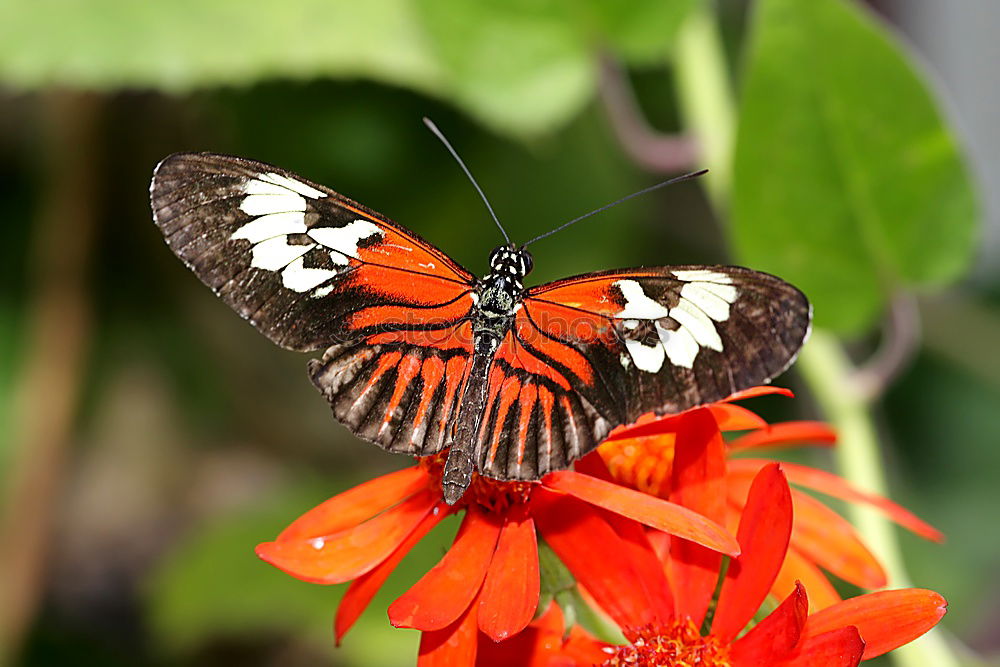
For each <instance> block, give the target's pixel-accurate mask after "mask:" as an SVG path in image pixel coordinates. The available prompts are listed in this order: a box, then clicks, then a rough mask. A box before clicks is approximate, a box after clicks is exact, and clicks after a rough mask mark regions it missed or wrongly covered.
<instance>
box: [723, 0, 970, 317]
mask: <svg viewBox="0 0 1000 667" xmlns="http://www.w3.org/2000/svg"><path fill="white" fill-rule="evenodd" d="M734 161H735V164H734V183H733V200H732V219H733V238H734V243H735V247H736V251H737V253H738V256H739V258H740V259H741V261H744V262H746V263H747V264H749V265H751V266H753V267H755V268H760V269H762V270H765V271H770V272H773V273H776V274H778V275H780V276H782V277H783V278H786V279H787V280H790V281H791V282H793V283H795V284H797V285H798V286H799V287H801V288H802V289H803V291H805V292H806V294H807V295H808V296H809V297H810V299H812V301H813V302H814V305H815V307H816V322H817V324H819V325H821V326H824V327H829V328H833V329H835V330H838V331H841V332H857V331H859V330H862V329H863V328H864V327H865V326H867V325H869V324H870V323H871V321H872V320H873V318H875V317H876V316H877V314H878V312H879V311H880V309H881V307H882V305H883V303H884V301H885V300H886V298H887V297H888V295H889V294H890V293H891V291H892V290H893V289H896V288H898V287H899V286H918V285H931V284H942V283H946V282H947V281H949V280H953V279H955V278H956V277H958V276H960V275H961V274H962V272H963V271H964V270H965V269H966V267H967V266H968V263H969V261H970V255H971V250H972V247H973V240H974V231H975V221H976V210H975V208H976V207H975V202H974V196H973V192H972V186H971V184H970V180H969V175H968V172H967V168H966V165H965V164H964V162H963V158H962V156H961V154H960V152H959V150H958V148H957V146H956V142H955V140H954V138H953V136H952V134H951V132H950V130H949V129H948V127H947V126H946V124H945V122H944V120H943V119H942V117H941V114H940V112H939V111H938V109H937V108H936V104H935V102H934V100H933V97H932V93H931V90H930V89H929V87H928V85H927V83H926V82H925V81H924V78H923V75H922V74H921V73H920V72H919V71H918V70H917V69H916V67H915V66H914V64H913V63H912V62H911V59H910V58H909V57H908V56H907V55H906V53H905V51H904V49H903V48H902V47H901V45H900V44H898V43H897V41H896V40H895V39H893V38H892V37H891V36H890V35H889V34H888V33H887V32H886V30H885V28H883V27H882V26H881V25H880V24H879V23H877V22H876V21H875V20H874V19H873V18H872V17H870V16H869V15H868V14H866V13H865V12H863V11H862V10H860V9H859V8H858V7H856V6H855V5H854V4H853V3H849V2H845V1H844V0H811V1H810V2H801V0H761V2H760V3H759V4H758V6H757V10H756V16H755V18H754V21H753V29H752V38H751V46H750V49H749V60H748V69H747V72H746V77H745V84H744V90H743V98H742V105H741V108H740V119H739V136H738V139H737V145H736V154H735V158H734Z"/></svg>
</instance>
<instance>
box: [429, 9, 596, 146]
mask: <svg viewBox="0 0 1000 667" xmlns="http://www.w3.org/2000/svg"><path fill="white" fill-rule="evenodd" d="M416 6H417V8H418V11H419V14H420V17H421V19H422V21H423V24H424V26H425V28H426V30H427V33H428V35H429V36H430V38H431V41H432V43H433V45H434V51H435V53H436V55H437V56H438V58H439V59H440V62H441V64H442V66H443V67H444V68H445V70H446V72H447V78H448V80H449V84H448V90H449V93H450V95H451V96H453V97H454V99H455V101H456V102H457V103H458V104H459V105H461V106H463V107H465V108H466V109H467V110H469V111H471V112H472V113H474V114H475V115H477V116H478V117H479V118H480V119H482V120H484V121H486V122H487V123H488V124H490V125H493V126H494V127H498V128H500V129H504V130H506V131H514V132H527V133H532V132H538V131H541V130H544V129H547V128H549V127H551V126H552V125H556V124H560V123H562V122H565V121H566V120H568V119H569V117H570V116H572V115H573V114H574V113H576V112H577V111H578V110H579V109H580V108H581V107H582V106H583V104H584V103H585V102H586V100H587V99H588V98H589V96H590V94H591V92H592V90H593V86H594V82H593V67H592V65H591V58H590V55H589V52H588V49H587V43H586V41H585V40H584V39H583V38H582V35H581V33H580V31H579V30H578V29H577V26H576V24H575V23H574V22H573V21H569V20H567V18H568V16H567V14H568V12H567V5H566V3H565V2H564V1H563V0H545V1H544V2H537V1H535V0H482V1H479V2H468V0H417V2H416Z"/></svg>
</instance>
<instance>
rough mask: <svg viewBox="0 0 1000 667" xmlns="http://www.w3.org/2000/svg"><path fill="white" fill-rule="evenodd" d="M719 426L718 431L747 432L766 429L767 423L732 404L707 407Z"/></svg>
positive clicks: (716, 404)
mask: <svg viewBox="0 0 1000 667" xmlns="http://www.w3.org/2000/svg"><path fill="white" fill-rule="evenodd" d="M708 409H709V410H711V411H712V415H713V416H714V417H715V421H716V422H718V424H719V430H720V431H748V430H751V429H756V428H767V426H768V425H767V422H766V421H764V419H763V418H762V417H760V416H758V415H757V414H756V413H754V412H751V411H749V410H747V409H746V408H744V407H743V406H742V405H733V404H732V403H713V404H712V405H710V406H708Z"/></svg>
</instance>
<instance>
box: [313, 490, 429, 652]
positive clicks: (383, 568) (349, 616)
mask: <svg viewBox="0 0 1000 667" xmlns="http://www.w3.org/2000/svg"><path fill="white" fill-rule="evenodd" d="M446 516H448V507H447V506H446V505H444V504H439V505H437V506H436V507H435V508H434V510H432V511H431V512H429V513H428V514H427V515H426V516H424V518H423V520H422V521H421V522H420V523H419V524H417V527H416V528H415V529H414V530H413V532H412V533H410V534H409V535H407V536H406V539H404V540H403V543H402V544H400V545H399V546H398V547H397V548H396V550H395V551H393V552H392V555H391V556H389V557H388V558H386V559H385V560H384V561H382V562H381V563H379V564H378V565H377V566H375V567H374V568H372V569H371V570H369V571H368V572H366V573H365V574H363V575H361V576H360V577H358V578H357V579H355V580H354V581H352V582H351V585H350V586H349V587H348V588H347V592H346V593H344V597H343V598H341V600H340V604H339V605H337V618H336V620H335V621H334V624H333V628H334V634H335V636H336V638H337V645H338V646H339V645H340V640H341V639H343V637H344V635H345V634H347V631H348V630H350V629H351V626H352V625H354V622H355V621H357V620H358V617H359V616H360V615H361V613H362V612H363V611H364V610H365V608H366V607H367V606H368V603H369V602H371V601H372V597H374V596H375V593H377V592H378V589H379V588H381V587H382V584H384V583H385V580H386V578H387V577H388V576H389V575H390V574H391V573H392V571H393V570H395V569H396V566H397V565H399V562H400V561H401V560H403V558H404V557H405V556H406V554H408V553H409V552H410V549H412V548H413V545H415V544H416V543H417V542H419V541H420V540H422V539H423V538H424V536H425V535H426V534H427V533H428V532H429V531H430V530H431V529H432V528H434V526H436V525H438V523H440V521H441V519H443V518H445V517H446Z"/></svg>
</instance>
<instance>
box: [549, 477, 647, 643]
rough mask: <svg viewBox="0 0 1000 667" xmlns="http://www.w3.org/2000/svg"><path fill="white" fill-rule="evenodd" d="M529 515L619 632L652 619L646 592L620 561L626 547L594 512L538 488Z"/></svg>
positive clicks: (634, 574) (577, 502)
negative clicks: (616, 625) (617, 626)
mask: <svg viewBox="0 0 1000 667" xmlns="http://www.w3.org/2000/svg"><path fill="white" fill-rule="evenodd" d="M531 514H532V516H534V518H535V525H536V526H537V527H538V531H539V532H540V533H541V534H542V537H543V538H544V539H545V542H546V543H547V544H548V545H549V546H550V547H552V550H553V551H555V552H556V555H558V556H559V559H560V560H561V561H562V562H563V563H564V564H565V565H566V567H567V568H569V570H570V572H572V573H573V576H575V577H576V578H577V580H578V581H579V582H580V583H581V584H582V585H583V586H584V587H586V589H587V590H588V591H589V592H590V594H591V595H592V596H593V598H594V601H595V602H596V603H597V605H598V606H599V607H601V609H603V610H604V611H605V612H606V613H607V614H608V615H609V616H611V618H612V619H613V620H614V621H615V622H616V623H617V624H618V625H619V626H620V627H640V626H642V625H645V624H647V623H651V622H652V621H653V620H654V617H655V613H654V612H653V610H652V609H651V604H650V600H649V596H648V595H647V594H646V590H645V588H644V587H643V586H642V585H641V583H640V582H639V579H638V576H637V575H636V573H635V572H634V570H633V569H632V565H631V562H630V561H628V560H623V559H622V557H621V555H622V554H623V553H624V552H625V549H626V547H625V544H624V543H623V542H622V539H621V538H620V537H618V534H617V533H615V531H614V530H613V529H612V528H611V526H609V525H608V523H607V522H606V521H605V520H604V519H603V518H602V517H601V515H600V514H599V513H598V511H597V510H595V509H594V508H592V507H591V506H590V505H587V504H586V503H583V502H581V501H579V500H577V499H576V498H573V497H572V496H566V495H562V494H559V493H554V492H552V491H549V490H547V489H546V488H545V487H544V486H543V487H540V488H536V489H535V490H534V492H533V493H532V494H531Z"/></svg>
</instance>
